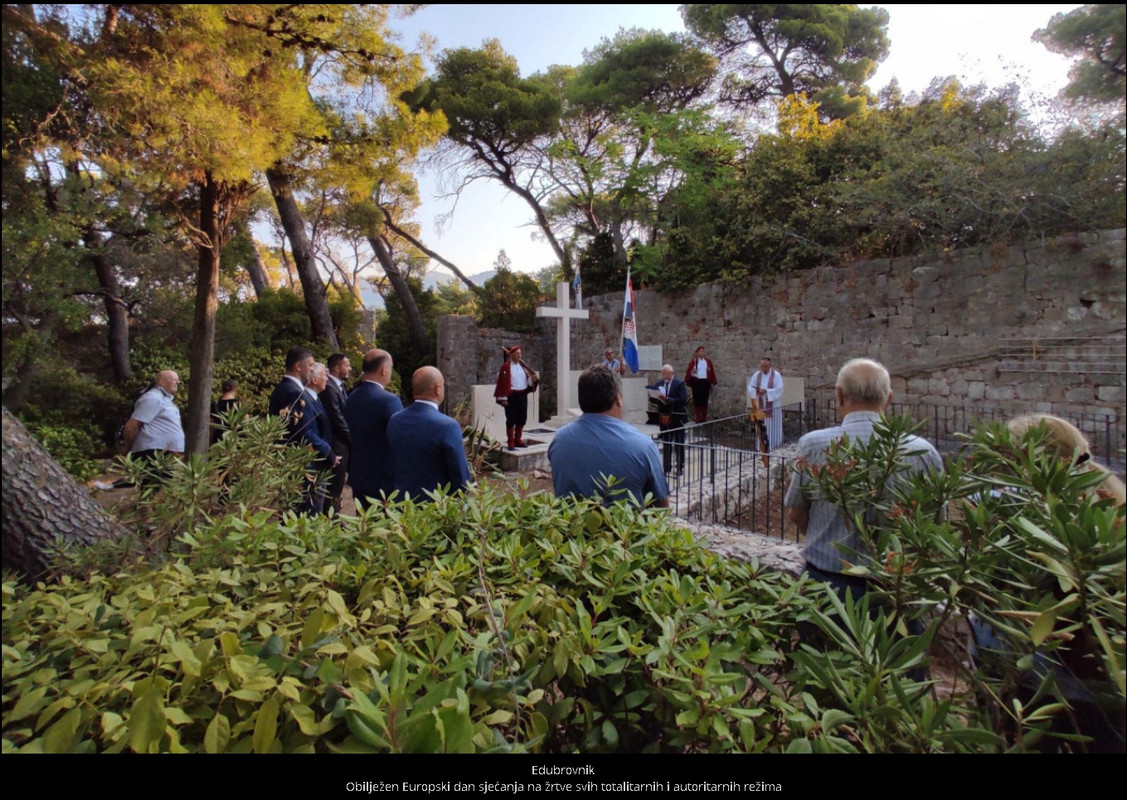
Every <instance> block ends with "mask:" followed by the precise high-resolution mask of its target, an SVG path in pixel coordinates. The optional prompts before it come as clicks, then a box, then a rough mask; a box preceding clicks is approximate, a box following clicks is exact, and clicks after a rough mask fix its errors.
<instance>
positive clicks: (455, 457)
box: [387, 367, 472, 502]
mask: <svg viewBox="0 0 1127 800" xmlns="http://www.w3.org/2000/svg"><path fill="white" fill-rule="evenodd" d="M411 393H412V394H413V395H414V396H415V402H414V403H412V404H411V405H409V406H407V408H405V409H403V410H402V411H400V412H399V413H398V414H396V415H395V416H394V417H392V418H391V421H390V422H388V423H387V440H388V443H389V444H390V445H391V452H392V453H393V457H394V458H395V488H396V489H397V490H399V492H401V493H402V494H403V495H405V496H406V495H410V496H411V497H413V498H414V499H415V501H416V502H418V501H425V500H426V497H425V494H424V493H425V492H430V491H434V490H435V489H438V488H439V487H441V486H449V487H450V491H451V492H456V491H459V490H460V489H464V488H465V487H466V486H467V485H468V484H469V483H470V481H471V480H472V479H471V478H470V467H469V464H468V463H466V449H465V447H464V446H463V445H462V426H461V425H459V424H458V423H457V422H455V421H454V420H452V419H450V417H448V416H446V415H445V414H443V413H442V412H441V411H439V410H438V406H439V404H440V403H441V402H442V398H443V397H444V396H445V394H446V382H445V380H444V379H443V377H442V373H441V372H439V371H438V370H437V369H435V368H434V367H419V368H418V369H417V370H415V374H414V375H412V376H411Z"/></svg>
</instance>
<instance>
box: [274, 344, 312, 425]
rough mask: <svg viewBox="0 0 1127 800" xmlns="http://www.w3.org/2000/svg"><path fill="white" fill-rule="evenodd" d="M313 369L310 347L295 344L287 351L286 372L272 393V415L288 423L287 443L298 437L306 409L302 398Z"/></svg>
mask: <svg viewBox="0 0 1127 800" xmlns="http://www.w3.org/2000/svg"><path fill="white" fill-rule="evenodd" d="M311 369H313V351H312V350H310V349H309V348H308V347H302V346H301V345H294V346H293V347H291V348H290V351H289V352H288V353H286V374H285V375H284V376H283V377H282V381H281V383H279V384H278V385H277V386H275V387H274V391H273V392H271V394H270V405H269V406H268V408H269V411H270V416H272V417H281V418H282V420H283V421H284V422H285V423H286V431H287V434H286V442H287V443H291V444H292V443H293V442H294V440H295V439H297V430H298V427H299V426H300V424H301V418H302V415H303V412H304V411H305V401H304V400H303V399H302V398H303V396H304V394H305V384H306V383H308V381H309V371H310V370H311Z"/></svg>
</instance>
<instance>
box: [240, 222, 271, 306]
mask: <svg viewBox="0 0 1127 800" xmlns="http://www.w3.org/2000/svg"><path fill="white" fill-rule="evenodd" d="M240 224H241V225H242V227H243V231H244V232H245V233H246V235H247V238H249V239H250V246H251V250H252V251H253V255H252V256H251V260H250V261H248V262H247V275H249V276H250V285H251V286H252V287H254V296H255V297H262V294H263V293H264V292H265V291H267V290H268V289H269V288H270V278H269V277H267V274H266V262H265V261H263V260H262V253H260V252H259V251H258V245H257V244H256V243H255V241H254V236H253V235H252V234H251V232H250V225H248V224H247V223H246V221H245V220H244V221H243V222H241V223H240Z"/></svg>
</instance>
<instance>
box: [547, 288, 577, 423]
mask: <svg viewBox="0 0 1127 800" xmlns="http://www.w3.org/2000/svg"><path fill="white" fill-rule="evenodd" d="M568 294H569V293H568V285H567V284H566V283H565V282H563V281H560V282H559V283H557V284H556V305H555V307H552V306H539V307H538V308H537V309H536V316H538V317H555V318H556V320H557V322H556V416H560V417H562V416H565V415H566V414H567V409H568V405H569V404H568V397H567V389H568V385H569V384H570V383H571V320H573V319H587V312H586V311H583V310H579V309H574V308H571V304H570V302H569V299H570V298H569V297H568Z"/></svg>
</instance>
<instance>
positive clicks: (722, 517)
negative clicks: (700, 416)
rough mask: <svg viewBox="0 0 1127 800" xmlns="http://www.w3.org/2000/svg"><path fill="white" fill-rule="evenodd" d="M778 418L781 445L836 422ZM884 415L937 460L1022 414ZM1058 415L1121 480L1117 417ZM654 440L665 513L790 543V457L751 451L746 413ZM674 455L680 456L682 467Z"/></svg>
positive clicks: (819, 417)
mask: <svg viewBox="0 0 1127 800" xmlns="http://www.w3.org/2000/svg"><path fill="white" fill-rule="evenodd" d="M782 412H783V431H784V433H783V442H784V446H785V444H786V443H791V444H793V443H794V442H796V441H797V440H798V437H799V436H801V435H802V434H803V433H806V432H807V431H810V430H815V429H817V428H826V427H830V426H832V425H836V424H837V422H838V416H837V409H836V407H835V405H834V404H833V403H832V402H827V401H818V400H814V399H809V400H807V401H806V403H805V404H794V405H791V406H786V407H784V408H783V409H782ZM889 412H890V413H892V414H896V415H901V416H908V417H910V418H911V419H913V420H915V421H916V422H922V423H923V429H922V430H921V432H920V435H921V436H924V437H925V438H926V439H928V440H929V441H930V442H932V443H933V444H934V445H935V446H936V448H937V449H938V450H939V451H940V452H941V453H944V454H952V453H954V452H956V451H957V450H958V449H959V446H960V445H961V444H963V440H962V439H961V438H959V437H958V436H957V434H960V433H970V432H972V431H973V430H974V428H975V426H976V425H978V424H981V423H985V422H1006V421H1008V420H1010V419H1012V418H1013V417H1015V416H1017V415H1018V414H1019V413H1021V412H1017V411H1014V410H1013V409H1004V408H992V407H989V406H952V405H931V404H925V403H915V404H913V403H895V404H893V406H892V407H891V408H890V409H889ZM1061 416H1062V417H1065V418H1066V419H1068V421H1069V422H1071V423H1072V424H1074V425H1076V426H1077V427H1078V428H1080V430H1081V431H1083V432H1084V434H1085V435H1086V436H1087V437H1088V439H1089V441H1090V442H1091V443H1092V451H1093V454H1094V455H1095V456H1096V458H1097V459H1099V460H1100V461H1101V462H1102V463H1103V464H1105V465H1107V466H1108V467H1109V468H1110V469H1111V470H1112V471H1114V472H1116V473H1117V474H1119V475H1120V476H1122V475H1123V474H1124V458H1123V455H1122V453H1123V447H1124V444H1123V441H1124V428H1123V425H1122V422H1121V421H1120V420H1119V419H1118V418H1116V417H1114V416H1112V415H1109V414H1062V415H1061ZM681 437H683V439H681ZM653 438H654V440H655V441H656V442H657V443H658V446H659V447H660V448H661V449H662V451H663V452H662V456H663V461H664V462H665V463H666V464H668V465H669V467H670V470H669V489H670V506H671V508H672V510H673V512H674V513H675V514H676V515H677V516H679V517H683V518H685V519H690V520H696V521H700V522H710V523H714V524H722V525H729V526H733V527H738V528H741V529H744V530H751V531H755V532H757V533H761V534H766V535H769V536H776V537H779V538H784V539H785V538H791V539H795V538H796V536H797V535H796V533H795V531H794V530H793V526H791V525H789V524H788V523H787V522H786V511H785V509H784V508H783V495H784V494H785V492H786V487H787V484H788V483H789V481H790V475H791V471H792V466H793V461H794V458H793V455H791V454H790V452H788V453H785V454H784V453H778V452H773V453H766V454H764V453H759V452H757V447H758V444H757V443H758V434H757V431H756V429H755V428H754V427H753V425H752V423H751V421H750V420H749V419H748V416H747V415H746V414H740V415H737V416H732V417H724V418H721V419H717V420H711V421H709V422H703V423H696V424H690V425H688V426H686V427H685V428H683V429H681V430H680V431H679V433H678V432H669V433H664V434H663V433H658V434H654V437H653ZM667 438H668V441H667V440H666V439H667ZM666 448H668V449H669V454H668V457H666V454H665V450H666ZM678 451H682V452H683V461H682V459H681V458H680V457H679V455H680V453H679V452H678ZM791 452H793V451H791ZM682 463H683V464H684V467H683V468H681V464H682Z"/></svg>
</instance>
